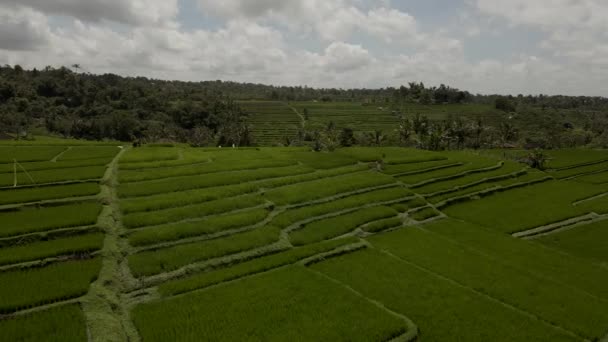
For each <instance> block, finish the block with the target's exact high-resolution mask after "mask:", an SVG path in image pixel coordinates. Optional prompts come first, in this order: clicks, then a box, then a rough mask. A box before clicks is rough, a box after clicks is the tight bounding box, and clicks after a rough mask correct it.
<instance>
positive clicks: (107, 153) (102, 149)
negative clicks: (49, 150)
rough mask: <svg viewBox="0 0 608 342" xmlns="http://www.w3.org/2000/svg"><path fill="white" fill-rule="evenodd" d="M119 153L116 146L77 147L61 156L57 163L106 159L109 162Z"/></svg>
mask: <svg viewBox="0 0 608 342" xmlns="http://www.w3.org/2000/svg"><path fill="white" fill-rule="evenodd" d="M118 151H120V150H119V149H118V147H116V146H75V147H71V148H70V149H69V150H67V151H65V153H63V154H61V156H59V158H57V161H66V160H79V159H96V158H105V159H106V160H107V161H108V162H109V161H110V160H112V158H114V156H116V154H118Z"/></svg>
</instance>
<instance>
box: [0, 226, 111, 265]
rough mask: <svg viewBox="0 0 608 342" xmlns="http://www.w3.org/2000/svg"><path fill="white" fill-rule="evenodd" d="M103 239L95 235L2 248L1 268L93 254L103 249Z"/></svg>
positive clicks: (98, 234) (101, 235)
mask: <svg viewBox="0 0 608 342" xmlns="http://www.w3.org/2000/svg"><path fill="white" fill-rule="evenodd" d="M103 238H104V235H103V234H101V233H94V234H84V235H75V236H71V237H66V238H59V239H55V240H48V241H39V242H34V243H30V244H27V245H19V246H12V247H5V248H1V249H0V266H1V265H8V264H15V263H18V262H26V261H33V260H38V259H43V258H50V257H55V256H60V255H72V254H84V253H88V252H93V251H96V250H99V249H100V248H101V246H102V245H103Z"/></svg>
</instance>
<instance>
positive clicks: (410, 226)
mask: <svg viewBox="0 0 608 342" xmlns="http://www.w3.org/2000/svg"><path fill="white" fill-rule="evenodd" d="M64 143H65V145H59V144H53V145H52V146H51V145H36V144H31V143H28V145H27V146H25V145H18V144H17V145H15V144H13V145H6V146H5V145H0V175H4V176H3V177H4V178H0V179H4V181H3V183H2V184H3V185H1V188H0V293H1V295H0V341H285V340H295V341H414V340H417V341H602V342H603V341H606V340H607V339H608V286H606V284H608V254H607V252H606V251H607V247H606V246H608V233H607V232H608V230H606V229H607V228H608V225H606V222H608V183H606V182H604V181H603V179H604V178H605V172H606V171H605V169H604V163H605V162H606V160H608V151H585V150H572V151H569V150H564V151H552V152H550V154H552V155H553V156H554V159H552V161H551V162H550V169H549V170H547V171H546V172H543V171H538V170H532V169H529V168H527V166H526V165H524V164H520V163H517V162H514V161H513V160H512V158H506V156H507V154H506V153H504V152H502V151H500V152H496V151H495V152H492V153H488V152H487V151H486V152H483V153H477V152H472V151H471V152H467V151H463V152H441V153H434V152H426V151H420V150H413V149H404V148H347V149H340V150H337V151H335V152H332V153H314V152H309V151H308V150H306V149H298V148H260V149H230V148H229V149H226V148H223V149H193V148H186V147H142V148H129V147H126V146H124V147H118V146H108V145H105V146H103V145H99V146H95V145H86V146H79V145H78V144H77V143H76V142H74V143H73V144H72V142H70V141H67V140H66V141H65V142H64ZM502 156H505V158H502ZM15 160H17V162H15ZM380 160H382V161H383V162H382V163H379V162H378V161H380ZM15 182H16V183H15Z"/></svg>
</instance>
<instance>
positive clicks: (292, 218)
mask: <svg viewBox="0 0 608 342" xmlns="http://www.w3.org/2000/svg"><path fill="white" fill-rule="evenodd" d="M411 195H412V193H411V192H409V191H408V190H407V189H405V188H403V187H400V186H396V187H392V188H388V189H382V190H374V191H369V192H365V193H362V194H359V195H352V196H348V197H344V198H341V199H337V200H334V201H330V202H325V203H321V204H316V205H308V206H304V207H300V208H296V209H289V210H286V211H284V212H282V213H280V214H279V215H277V216H276V217H275V218H274V219H273V220H272V224H273V225H275V226H277V227H282V228H287V227H288V226H290V225H292V224H294V223H297V222H298V221H302V220H305V219H311V218H314V217H318V216H322V215H326V214H331V213H333V212H338V211H341V210H348V209H352V208H356V207H359V206H364V205H366V204H369V203H377V202H386V201H395V200H399V199H402V198H405V197H408V196H411Z"/></svg>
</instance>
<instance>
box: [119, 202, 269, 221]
mask: <svg viewBox="0 0 608 342" xmlns="http://www.w3.org/2000/svg"><path fill="white" fill-rule="evenodd" d="M264 203H265V201H264V199H263V198H262V197H261V196H259V195H245V196H239V197H230V198H223V199H219V200H215V201H209V202H205V203H202V204H195V205H189V206H184V207H178V208H170V209H163V210H158V211H150V212H142V213H133V214H128V215H125V216H123V224H124V225H125V227H128V228H138V227H144V226H153V225H158V224H163V223H169V222H176V221H181V220H186V219H197V218H202V217H205V216H208V215H217V214H222V213H227V212H229V211H233V210H240V209H247V208H251V207H256V206H259V205H262V204H264Z"/></svg>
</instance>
